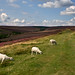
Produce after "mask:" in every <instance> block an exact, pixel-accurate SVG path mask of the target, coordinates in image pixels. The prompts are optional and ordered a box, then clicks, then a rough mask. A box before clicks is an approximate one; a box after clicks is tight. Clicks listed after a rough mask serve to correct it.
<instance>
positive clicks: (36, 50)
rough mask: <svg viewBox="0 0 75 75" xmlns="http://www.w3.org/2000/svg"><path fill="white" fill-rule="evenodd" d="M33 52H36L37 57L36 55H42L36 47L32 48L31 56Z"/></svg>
mask: <svg viewBox="0 0 75 75" xmlns="http://www.w3.org/2000/svg"><path fill="white" fill-rule="evenodd" d="M33 52H36V55H37V53H39V54H42V51H40V49H39V48H38V47H32V49H31V54H33Z"/></svg>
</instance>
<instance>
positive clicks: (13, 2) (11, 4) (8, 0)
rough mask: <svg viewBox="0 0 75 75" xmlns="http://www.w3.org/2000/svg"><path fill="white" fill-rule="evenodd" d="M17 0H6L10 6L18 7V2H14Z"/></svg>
mask: <svg viewBox="0 0 75 75" xmlns="http://www.w3.org/2000/svg"><path fill="white" fill-rule="evenodd" d="M16 1H17V0H7V2H8V5H10V6H12V7H15V8H19V7H20V6H19V5H18V4H16V3H15V2H16Z"/></svg>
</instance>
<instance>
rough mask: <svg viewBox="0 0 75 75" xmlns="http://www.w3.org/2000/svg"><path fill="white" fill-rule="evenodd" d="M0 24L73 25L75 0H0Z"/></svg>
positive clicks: (74, 22) (74, 20)
mask: <svg viewBox="0 0 75 75" xmlns="http://www.w3.org/2000/svg"><path fill="white" fill-rule="evenodd" d="M0 26H75V0H0Z"/></svg>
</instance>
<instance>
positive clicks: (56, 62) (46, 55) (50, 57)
mask: <svg viewBox="0 0 75 75" xmlns="http://www.w3.org/2000/svg"><path fill="white" fill-rule="evenodd" d="M51 38H53V39H55V40H56V41H57V43H58V45H54V46H53V45H50V43H49V40H50V39H51ZM33 46H37V47H39V48H40V50H41V51H43V54H41V55H40V54H38V55H35V54H34V55H31V54H30V50H31V48H32V47H33ZM0 52H1V53H5V54H7V55H8V56H12V57H13V58H14V61H7V62H4V63H3V65H0V75H75V32H71V31H65V32H62V34H56V35H51V36H46V37H43V38H39V39H36V40H31V41H28V42H21V43H19V44H14V45H9V46H6V47H1V48H0Z"/></svg>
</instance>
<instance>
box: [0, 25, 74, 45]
mask: <svg viewBox="0 0 75 75" xmlns="http://www.w3.org/2000/svg"><path fill="white" fill-rule="evenodd" d="M65 29H71V30H73V31H74V30H75V26H59V27H58V26H57V27H43V26H26V27H17V26H0V46H2V45H4V44H10V43H15V42H19V41H24V40H30V39H34V38H39V37H43V36H47V35H51V34H56V33H59V32H61V31H63V30H65Z"/></svg>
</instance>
